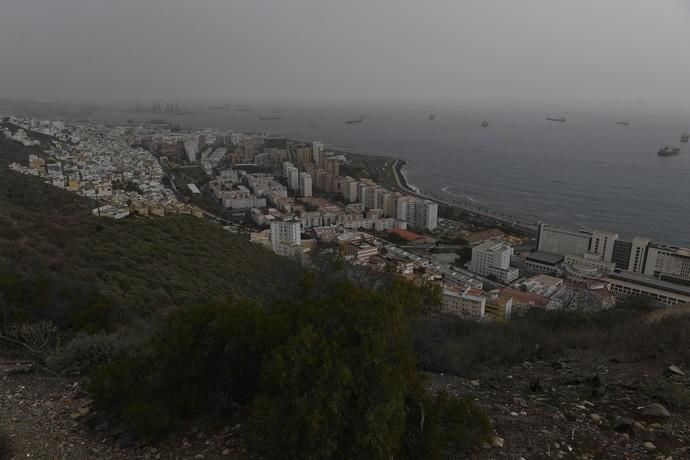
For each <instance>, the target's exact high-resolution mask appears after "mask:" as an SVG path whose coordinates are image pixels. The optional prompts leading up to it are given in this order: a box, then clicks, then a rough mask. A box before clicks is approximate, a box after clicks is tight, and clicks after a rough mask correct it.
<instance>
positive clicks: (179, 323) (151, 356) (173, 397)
mask: <svg viewBox="0 0 690 460" xmlns="http://www.w3.org/2000/svg"><path fill="white" fill-rule="evenodd" d="M262 314H263V313H262V311H261V310H260V309H259V307H258V306H257V305H256V304H254V303H251V302H240V303H235V304H230V305H207V306H200V307H194V308H182V309H179V310H177V311H175V312H173V313H172V314H171V315H170V316H169V317H168V318H167V319H166V320H165V322H164V324H163V326H162V327H161V328H160V330H159V331H158V332H157V333H156V334H155V335H154V337H153V338H152V339H151V340H150V341H149V342H148V343H147V344H146V346H144V347H142V348H141V350H140V351H139V352H138V353H136V354H129V355H125V356H120V357H119V358H117V359H115V360H113V361H112V362H109V363H106V364H102V365H100V366H97V367H96V368H95V369H94V370H93V372H92V373H91V375H90V379H89V383H88V388H89V390H90V391H91V393H92V395H93V398H94V403H95V404H96V406H97V407H99V408H101V409H104V410H106V411H107V412H108V413H110V414H111V415H112V416H113V417H114V418H115V419H118V420H119V421H122V422H124V423H125V424H126V425H127V426H129V428H130V429H132V430H133V431H134V432H136V433H138V434H140V435H142V436H145V437H150V438H155V437H157V436H160V435H161V434H163V433H164V432H167V431H169V430H171V429H173V428H174V427H175V426H176V425H177V424H178V423H179V422H181V421H183V420H187V419H189V418H193V417H196V416H200V415H207V416H220V415H223V414H224V413H226V411H227V410H228V408H229V407H230V406H231V405H232V404H233V403H236V402H242V401H246V400H247V398H248V397H250V396H251V395H252V393H251V391H252V390H253V388H254V387H255V385H256V382H257V380H258V374H259V366H260V365H261V353H262V348H261V344H260V343H259V342H258V340H259V339H260V337H261V334H260V333H259V328H260V327H261V326H262V324H261V323H262Z"/></svg>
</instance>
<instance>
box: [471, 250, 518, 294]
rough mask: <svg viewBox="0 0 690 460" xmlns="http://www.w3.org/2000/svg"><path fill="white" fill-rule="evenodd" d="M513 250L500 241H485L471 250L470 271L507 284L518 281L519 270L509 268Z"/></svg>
mask: <svg viewBox="0 0 690 460" xmlns="http://www.w3.org/2000/svg"><path fill="white" fill-rule="evenodd" d="M512 255H513V248H512V247H510V246H509V245H508V244H506V243H504V242H500V241H487V242H485V243H482V244H480V245H478V246H475V247H473V248H472V261H471V262H470V271H472V272H474V273H477V274H479V275H482V276H489V275H493V276H495V277H496V279H498V280H499V281H500V282H502V283H504V284H509V283H512V282H513V281H515V280H516V279H518V277H519V270H518V269H517V268H513V267H511V266H510V257H511V256H512Z"/></svg>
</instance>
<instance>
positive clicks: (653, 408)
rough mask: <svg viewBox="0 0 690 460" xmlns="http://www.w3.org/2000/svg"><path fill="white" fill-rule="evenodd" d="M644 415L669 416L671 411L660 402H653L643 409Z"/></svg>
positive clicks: (654, 416)
mask: <svg viewBox="0 0 690 460" xmlns="http://www.w3.org/2000/svg"><path fill="white" fill-rule="evenodd" d="M642 415H644V416H645V417H650V418H669V417H670V416H671V412H669V410H668V409H666V407H664V406H663V405H662V404H659V403H652V404H650V405H648V406H646V407H644V408H643V409H642Z"/></svg>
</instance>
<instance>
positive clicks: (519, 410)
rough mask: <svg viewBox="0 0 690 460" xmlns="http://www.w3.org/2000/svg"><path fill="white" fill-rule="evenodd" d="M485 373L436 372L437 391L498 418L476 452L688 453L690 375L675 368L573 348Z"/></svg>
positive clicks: (505, 455)
mask: <svg viewBox="0 0 690 460" xmlns="http://www.w3.org/2000/svg"><path fill="white" fill-rule="evenodd" d="M481 374H482V375H481V377H479V376H478V377H477V378H476V379H463V378H458V377H453V376H448V375H441V374H432V375H430V382H431V385H432V387H433V388H434V390H436V391H441V390H445V391H447V392H449V393H451V394H455V395H464V396H469V397H472V398H474V399H476V400H477V402H478V403H479V405H480V406H482V407H483V408H484V409H485V410H486V411H487V413H488V414H489V416H490V417H491V419H492V420H493V422H494V426H495V428H496V437H495V438H494V440H493V442H492V443H491V444H492V445H491V446H489V445H487V446H485V451H484V452H483V454H481V455H478V457H484V458H510V459H513V458H515V459H519V458H525V459H540V458H577V459H611V458H626V459H632V458H661V459H671V458H673V459H681V458H690V417H689V416H688V413H687V411H688V409H689V408H690V392H689V388H690V378H688V376H686V375H684V372H683V370H682V369H680V368H678V367H676V366H669V365H665V366H661V365H659V366H650V365H649V364H644V363H629V362H622V361H621V360H620V359H618V358H616V357H611V358H608V359H605V358H597V357H594V356H586V355H582V354H581V353H574V354H573V356H569V357H566V358H564V359H562V360H559V361H557V362H525V363H523V364H522V365H520V366H515V367H512V368H508V369H495V370H486V371H484V372H482V373H481Z"/></svg>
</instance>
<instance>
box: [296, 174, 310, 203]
mask: <svg viewBox="0 0 690 460" xmlns="http://www.w3.org/2000/svg"><path fill="white" fill-rule="evenodd" d="M299 193H300V195H301V196H303V197H305V198H309V197H310V196H312V191H311V174H309V173H307V172H303V173H302V174H300V176H299Z"/></svg>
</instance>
